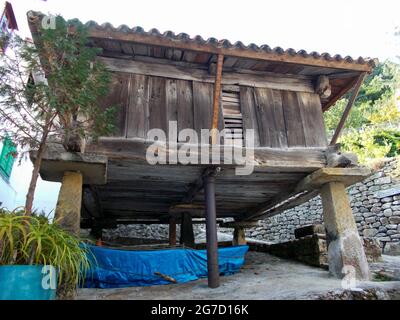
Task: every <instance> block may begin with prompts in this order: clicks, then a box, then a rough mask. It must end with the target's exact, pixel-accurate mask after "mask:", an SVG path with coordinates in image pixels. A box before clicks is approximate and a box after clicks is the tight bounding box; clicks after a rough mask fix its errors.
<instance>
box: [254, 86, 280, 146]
mask: <svg viewBox="0 0 400 320" xmlns="http://www.w3.org/2000/svg"><path fill="white" fill-rule="evenodd" d="M254 90H255V100H256V106H257V108H256V110H257V119H258V128H259V130H260V144H261V146H264V147H272V148H285V147H287V146H288V143H287V133H286V125H285V120H284V114H283V110H282V98H281V92H280V91H278V90H272V89H268V88H256V89H254Z"/></svg>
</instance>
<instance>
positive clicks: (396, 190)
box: [376, 184, 400, 199]
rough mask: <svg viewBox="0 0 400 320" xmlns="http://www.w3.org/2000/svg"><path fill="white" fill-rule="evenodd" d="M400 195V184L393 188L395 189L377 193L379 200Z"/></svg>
mask: <svg viewBox="0 0 400 320" xmlns="http://www.w3.org/2000/svg"><path fill="white" fill-rule="evenodd" d="M398 194H400V184H397V185H395V186H393V188H390V189H386V190H381V191H378V192H377V193H376V197H377V198H380V199H382V198H386V197H391V196H396V195H398Z"/></svg>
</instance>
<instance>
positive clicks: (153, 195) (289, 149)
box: [28, 12, 375, 287]
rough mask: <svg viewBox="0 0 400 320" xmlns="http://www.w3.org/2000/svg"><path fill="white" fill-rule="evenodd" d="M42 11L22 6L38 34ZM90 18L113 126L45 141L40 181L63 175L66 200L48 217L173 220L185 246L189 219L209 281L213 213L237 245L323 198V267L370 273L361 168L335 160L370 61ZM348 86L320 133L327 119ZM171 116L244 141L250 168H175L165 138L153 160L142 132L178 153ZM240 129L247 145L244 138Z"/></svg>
mask: <svg viewBox="0 0 400 320" xmlns="http://www.w3.org/2000/svg"><path fill="white" fill-rule="evenodd" d="M38 16H40V14H38V13H34V12H30V13H29V14H28V17H29V18H28V20H29V21H30V28H31V30H32V33H33V34H35V36H37V32H38V29H37V19H36V20H35V19H33V18H35V17H38ZM35 21H36V22H35ZM87 26H88V30H89V36H90V42H89V43H88V45H89V46H94V47H99V48H101V49H102V52H101V53H100V54H99V56H98V59H100V60H101V61H102V62H103V63H104V64H106V65H107V67H108V68H109V70H111V71H112V74H113V80H112V86H111V87H110V92H109V95H108V96H107V97H106V98H105V99H104V100H102V101H100V102H99V103H101V104H102V105H104V106H107V105H116V106H117V130H116V131H115V133H114V134H113V136H109V137H100V138H99V139H98V141H97V142H95V143H94V142H91V141H86V145H85V148H84V149H83V148H82V152H81V153H77V154H67V153H66V152H65V151H63V150H58V149H51V148H50V147H49V150H48V154H47V156H46V159H45V160H44V161H43V164H42V167H41V176H42V178H43V179H44V180H50V181H62V182H63V186H62V188H61V192H60V201H61V200H62V201H63V202H64V203H67V205H66V207H68V201H70V202H72V200H69V199H70V198H71V199H74V201H73V203H71V204H70V207H68V208H69V209H68V210H65V206H64V209H58V212H57V213H56V214H58V215H59V216H65V215H70V217H69V218H71V216H72V217H74V219H66V221H67V220H68V221H71V220H74V222H73V223H72V226H73V228H72V229H74V228H75V229H74V230H76V228H78V229H79V227H81V228H91V229H92V230H94V231H97V232H98V233H99V232H100V231H101V229H102V228H110V227H115V226H117V225H118V224H151V223H154V224H169V225H170V232H171V237H170V238H171V243H173V244H174V243H175V238H174V237H175V234H174V233H175V232H176V229H175V225H176V224H177V223H178V224H181V225H182V241H184V242H185V244H188V245H190V243H191V242H192V236H191V235H190V233H191V228H192V226H191V224H192V222H193V219H196V220H197V221H203V222H204V221H206V225H207V248H208V252H209V283H210V286H211V287H215V286H218V270H217V269H216V268H217V265H216V259H217V252H216V248H217V241H216V226H217V222H218V221H220V220H222V219H223V218H231V221H230V222H222V224H223V225H225V226H230V227H233V228H235V235H236V237H235V241H236V243H239V244H240V243H241V242H242V241H243V239H242V238H243V234H244V233H243V227H246V226H248V225H251V224H253V223H254V221H257V220H259V219H261V218H263V217H267V216H272V215H275V214H277V213H280V212H282V211H284V210H285V209H288V208H290V207H293V206H296V205H298V204H300V203H302V202H304V201H306V200H308V199H310V198H312V197H314V196H316V195H317V194H319V193H321V195H322V201H323V205H324V219H325V227H326V229H327V235H328V242H329V243H330V246H329V248H330V249H329V250H330V262H329V264H330V271H331V272H332V273H333V274H335V275H337V276H339V277H340V276H341V275H342V270H341V269H342V267H343V266H344V265H346V264H351V265H353V266H354V267H355V268H356V270H357V274H358V275H359V277H360V278H366V277H368V276H367V275H368V266H367V265H366V260H365V255H364V252H363V248H362V245H361V242H360V239H359V237H358V233H357V229H356V226H355V223H354V220H353V217H352V213H351V208H350V206H349V201H348V199H347V195H346V192H345V187H346V186H348V185H350V184H352V183H355V182H357V181H360V180H362V179H363V178H364V177H365V176H366V175H368V170H366V169H364V168H361V167H358V166H357V164H356V163H355V161H354V157H353V156H351V155H348V154H341V153H340V150H339V148H338V146H337V145H336V141H337V138H338V135H339V134H340V130H341V128H342V126H343V123H344V121H345V119H346V117H347V115H348V112H349V110H350V107H351V104H352V103H353V102H354V99H355V97H356V96H357V93H358V89H359V87H360V85H361V84H362V82H363V79H364V77H365V76H366V74H368V73H370V72H371V71H372V69H373V67H374V65H375V61H374V60H371V59H363V58H359V59H352V58H351V57H341V56H340V55H335V56H332V55H329V54H327V53H323V54H319V53H316V52H311V53H308V52H306V51H304V50H300V51H295V50H293V49H287V50H284V49H282V48H279V47H278V48H274V49H272V48H270V47H269V46H267V45H263V46H257V45H254V44H250V45H248V46H246V45H244V44H243V43H241V42H237V43H235V44H232V43H230V42H229V41H228V40H216V39H214V38H210V39H208V40H205V39H203V38H201V37H200V36H196V37H194V38H191V37H189V36H188V35H187V34H184V33H180V34H174V33H173V32H171V31H167V32H165V33H160V32H159V31H158V30H156V29H152V30H150V31H148V32H145V31H144V30H143V29H142V28H140V27H135V28H129V27H127V26H120V27H118V28H115V27H113V26H111V25H109V24H104V25H98V24H97V23H94V22H89V23H87ZM352 89H353V92H352V95H351V96H350V99H349V104H348V106H347V108H346V110H345V112H344V114H343V117H342V120H341V121H340V123H339V124H338V129H337V130H336V132H335V133H334V135H333V138H332V140H331V141H328V139H327V134H326V130H325V126H324V121H323V113H324V112H325V111H326V110H328V109H329V108H331V107H333V105H334V104H335V102H336V101H337V100H338V99H340V98H341V97H343V96H344V95H345V94H346V93H347V92H349V91H351V90H352ZM171 122H173V123H176V128H177V132H178V133H179V132H181V131H182V130H183V129H193V130H194V131H195V132H197V133H198V134H199V136H200V135H201V129H218V130H223V129H225V131H224V133H223V137H222V139H221V140H218V141H215V140H213V139H211V142H210V141H207V143H206V144H209V147H210V148H211V147H212V146H213V145H224V144H227V143H228V142H229V143H231V144H233V145H235V147H240V146H243V148H244V151H246V148H251V149H252V152H253V154H254V157H252V158H251V166H252V167H253V170H252V172H251V173H250V174H245V175H238V174H237V172H236V169H237V167H238V166H239V165H238V164H237V163H235V161H233V162H228V161H225V158H224V157H223V156H221V157H220V158H219V161H218V162H214V163H208V164H204V163H197V164H193V163H188V164H182V163H179V162H178V163H176V161H175V162H174V161H171V159H176V154H175V155H174V153H176V152H177V151H176V150H173V149H172V148H169V147H170V146H169V145H167V149H166V150H165V153H166V155H167V157H166V162H165V163H162V164H160V163H158V164H150V163H149V162H148V160H147V158H146V154H147V151H148V148H149V146H150V145H151V144H152V143H153V142H154V141H149V139H148V138H149V136H148V133H149V131H150V130H152V129H161V130H163V131H164V132H165V133H166V135H165V138H166V139H170V140H171V139H172V140H173V141H174V142H175V143H176V144H177V146H178V148H179V146H180V145H183V144H184V143H185V141H182V140H180V139H179V136H175V135H174V133H173V132H171V131H170V130H169V129H170V123H171ZM249 129H252V130H253V132H254V139H253V140H252V141H251V145H248V141H246V140H245V139H244V138H245V133H246V131H247V130H249ZM195 152H198V157H201V152H200V151H195ZM74 179H75V180H74ZM71 186H72V187H71ZM71 188H73V190H72V191H71V190H70V189H71ZM71 192H72V193H73V194H74V196H71ZM63 210H64V211H63ZM61 211H63V212H61ZM71 212H72V213H71ZM201 219H203V220H201ZM204 219H205V220H204ZM224 221H226V220H224ZM69 227H70V228H71V223H70V225H69ZM349 252H351V254H350V253H349Z"/></svg>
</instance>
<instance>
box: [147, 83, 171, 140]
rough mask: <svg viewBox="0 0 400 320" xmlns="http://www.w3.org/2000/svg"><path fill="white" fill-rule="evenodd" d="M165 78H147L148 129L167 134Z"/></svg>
mask: <svg viewBox="0 0 400 320" xmlns="http://www.w3.org/2000/svg"><path fill="white" fill-rule="evenodd" d="M165 81H166V79H165V78H160V77H150V78H149V129H161V130H164V132H165V133H166V134H167V133H168V130H167V128H168V126H167V110H166V93H165V90H166V85H165Z"/></svg>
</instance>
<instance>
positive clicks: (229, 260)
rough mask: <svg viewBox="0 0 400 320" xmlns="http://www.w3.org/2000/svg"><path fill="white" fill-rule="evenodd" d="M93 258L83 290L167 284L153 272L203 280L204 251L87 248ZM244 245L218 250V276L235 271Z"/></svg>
mask: <svg viewBox="0 0 400 320" xmlns="http://www.w3.org/2000/svg"><path fill="white" fill-rule="evenodd" d="M89 249H90V251H91V252H92V253H93V256H94V257H95V259H96V262H95V264H94V266H93V267H92V270H91V271H90V272H89V273H88V275H87V277H86V280H85V282H84V287H87V288H120V287H131V286H153V285H162V284H171V282H170V281H168V280H165V279H164V278H163V277H161V276H160V275H157V274H156V273H161V274H163V275H166V276H169V277H171V278H173V279H175V280H176V281H177V283H184V282H188V281H193V280H197V279H199V278H203V277H207V252H206V250H193V249H165V250H154V251H126V250H116V249H106V248H102V247H96V246H89ZM248 249H249V247H248V246H235V247H227V248H220V249H218V254H219V256H218V258H219V259H218V264H219V271H220V274H221V275H229V274H233V273H235V272H237V271H239V269H240V267H241V266H242V265H243V263H244V256H245V254H246V252H247V251H248Z"/></svg>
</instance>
